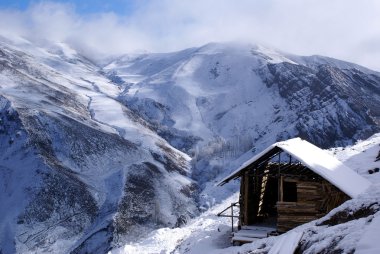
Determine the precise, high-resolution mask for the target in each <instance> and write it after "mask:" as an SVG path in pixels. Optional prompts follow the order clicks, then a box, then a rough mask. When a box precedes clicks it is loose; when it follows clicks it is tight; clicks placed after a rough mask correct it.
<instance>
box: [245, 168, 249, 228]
mask: <svg viewBox="0 0 380 254" xmlns="http://www.w3.org/2000/svg"><path fill="white" fill-rule="evenodd" d="M249 185H250V179H249V176H248V173H245V174H244V224H245V225H248V222H249V220H248V216H249V204H248V200H249Z"/></svg>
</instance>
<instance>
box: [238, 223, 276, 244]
mask: <svg viewBox="0 0 380 254" xmlns="http://www.w3.org/2000/svg"><path fill="white" fill-rule="evenodd" d="M275 230H276V229H275V228H274V227H263V226H242V229H241V230H239V231H238V232H236V233H234V236H233V237H232V243H235V242H240V243H250V242H253V241H255V240H257V239H261V238H265V237H268V234H269V233H271V232H272V231H275Z"/></svg>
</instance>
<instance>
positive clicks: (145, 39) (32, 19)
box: [0, 0, 380, 70]
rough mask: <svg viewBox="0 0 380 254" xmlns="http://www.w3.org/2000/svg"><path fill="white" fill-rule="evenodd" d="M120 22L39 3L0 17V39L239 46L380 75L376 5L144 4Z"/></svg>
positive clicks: (246, 0) (92, 47)
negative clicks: (260, 46)
mask: <svg viewBox="0 0 380 254" xmlns="http://www.w3.org/2000/svg"><path fill="white" fill-rule="evenodd" d="M137 3H140V4H139V6H138V8H137V9H136V10H135V11H134V12H132V13H131V14H129V15H128V16H125V17H123V16H118V15H116V14H113V13H100V14H92V15H85V16H84V15H79V14H78V13H76V11H75V7H74V6H71V5H65V4H57V3H52V2H42V3H38V4H35V5H33V6H31V7H30V8H29V9H27V10H26V11H23V12H20V11H11V10H3V11H0V17H1V22H0V31H2V32H4V31H8V32H12V33H16V34H19V35H22V36H25V37H27V38H29V39H32V40H35V41H36V40H38V41H41V40H46V39H48V40H53V41H67V42H69V43H71V44H73V45H75V46H76V47H77V48H79V49H81V50H82V51H85V52H86V53H87V54H95V53H98V54H120V53H126V52H130V51H133V50H137V49H146V50H150V51H172V50H179V49H183V48H186V47H192V46H199V45H202V44H205V43H208V42H210V41H230V40H243V41H249V42H253V43H254V42H259V43H264V44H268V45H272V46H274V47H276V48H278V49H281V50H284V51H288V52H290V53H296V54H306V55H308V54H322V55H327V56H331V57H336V58H340V59H344V60H349V61H353V62H356V63H359V64H362V65H364V66H368V67H370V68H373V69H376V70H380V61H378V59H380V15H379V13H380V1H377V0H362V1H357V0H265V1H263V0H239V1H232V0H146V1H139V2H137Z"/></svg>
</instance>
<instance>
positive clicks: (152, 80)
mask: <svg viewBox="0 0 380 254" xmlns="http://www.w3.org/2000/svg"><path fill="white" fill-rule="evenodd" d="M379 102H380V73H377V72H374V71H371V70H368V69H366V68H364V67H360V66H358V65H355V64H351V63H346V62H342V61H339V60H335V59H331V58H326V57H320V56H312V57H300V56H294V55H290V54H286V53H282V52H279V51H276V50H272V49H268V48H265V47H263V46H252V45H238V44H216V43H213V44H208V45H205V46H203V47H200V48H191V49H186V50H183V51H180V52H174V53H161V54H147V53H145V54H133V55H124V56H120V57H115V58H113V59H112V60H111V61H108V62H107V63H106V64H104V62H102V63H94V62H92V61H91V60H89V59H87V58H85V57H83V56H82V55H80V54H79V53H78V52H76V51H75V50H74V49H73V48H71V47H70V46H69V45H67V44H64V43H54V44H49V46H44V47H41V46H36V45H35V44H33V43H31V42H29V41H27V40H24V39H22V38H12V39H10V38H8V39H6V38H1V39H0V147H1V154H0V156H1V157H0V183H1V184H0V200H1V207H0V246H1V248H0V250H1V251H2V252H4V253H8V252H15V251H16V252H20V253H23V252H39V253H42V252H56V253H68V252H72V253H85V252H86V251H87V252H98V253H102V252H106V251H107V250H109V249H110V248H112V247H114V246H118V245H120V244H122V243H124V242H128V241H134V240H136V239H138V238H139V237H140V236H142V235H144V234H146V233H147V232H151V231H152V230H154V229H157V228H160V227H169V228H170V227H177V226H180V225H182V224H184V223H186V221H188V220H189V218H192V217H194V216H196V215H198V213H199V209H200V208H203V207H205V206H207V205H208V206H211V205H212V203H213V202H215V198H219V199H222V198H224V197H226V196H228V193H227V192H226V193H222V194H221V195H220V196H218V197H216V196H215V195H214V193H215V192H217V191H215V189H214V187H213V184H212V181H214V180H215V179H216V178H220V177H222V176H223V175H225V174H227V173H229V171H230V170H232V169H233V168H234V167H235V166H236V165H238V164H239V163H240V162H241V161H242V160H244V158H246V157H247V156H251V155H252V154H253V153H255V152H256V151H260V150H261V149H262V148H263V147H266V146H267V145H269V144H271V143H273V142H275V141H277V140H282V139H287V138H290V137H294V136H301V137H303V138H305V139H307V140H309V141H311V142H313V143H315V144H317V145H319V146H322V147H324V148H327V147H331V146H344V145H349V144H352V143H353V142H355V141H356V140H358V139H364V138H367V137H369V136H370V135H372V134H373V133H375V132H379V129H380V121H379V120H380V108H379V107H378V105H379ZM232 190H233V187H232ZM217 201H219V200H217Z"/></svg>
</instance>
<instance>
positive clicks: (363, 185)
mask: <svg viewBox="0 0 380 254" xmlns="http://www.w3.org/2000/svg"><path fill="white" fill-rule="evenodd" d="M278 148H280V149H281V150H283V151H285V152H286V153H288V154H289V155H291V156H293V157H294V158H296V159H297V160H299V161H300V162H301V163H302V164H304V165H305V166H307V167H308V168H309V169H311V170H312V171H314V172H315V173H316V174H318V175H320V176H322V177H323V178H324V179H326V180H327V181H329V182H330V183H331V184H333V185H335V186H336V187H337V188H339V189H340V190H341V191H343V192H344V193H346V194H347V195H348V196H350V197H352V198H354V197H357V196H358V195H359V194H361V193H363V192H364V191H365V190H366V189H367V188H368V187H369V186H370V185H371V182H369V181H368V180H367V179H365V178H364V177H362V176H361V175H359V174H357V173H356V172H355V171H353V170H352V169H350V168H349V167H347V166H346V165H344V164H343V163H342V162H340V161H339V160H338V159H336V158H335V157H333V156H331V155H329V154H328V153H327V152H325V151H323V150H322V149H320V148H318V147H317V146H315V145H313V144H311V143H309V142H307V141H305V140H302V139H301V138H293V139H289V140H286V141H282V142H278V143H275V144H273V145H271V146H269V147H268V148H266V149H265V150H264V151H262V152H261V153H259V154H257V155H256V156H254V157H252V158H251V159H249V160H248V161H246V162H245V163H243V165H242V166H241V167H239V168H238V169H237V170H235V171H234V172H233V173H232V174H230V175H229V176H227V177H226V178H224V179H223V180H222V181H221V182H220V183H219V185H223V184H225V183H227V182H228V181H230V180H231V179H234V178H236V177H239V176H240V171H242V170H244V169H246V168H247V166H249V165H251V164H253V163H254V162H255V161H257V160H259V159H261V158H262V157H265V156H266V155H267V154H268V153H271V152H273V151H276V150H277V149H278Z"/></svg>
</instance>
